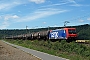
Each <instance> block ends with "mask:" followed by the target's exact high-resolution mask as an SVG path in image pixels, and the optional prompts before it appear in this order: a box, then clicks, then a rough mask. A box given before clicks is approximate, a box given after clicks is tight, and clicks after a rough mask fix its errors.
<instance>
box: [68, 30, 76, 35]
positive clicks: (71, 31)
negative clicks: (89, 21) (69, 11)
mask: <svg viewBox="0 0 90 60" xmlns="http://www.w3.org/2000/svg"><path fill="white" fill-rule="evenodd" d="M68 33H69V34H76V30H72V29H68Z"/></svg>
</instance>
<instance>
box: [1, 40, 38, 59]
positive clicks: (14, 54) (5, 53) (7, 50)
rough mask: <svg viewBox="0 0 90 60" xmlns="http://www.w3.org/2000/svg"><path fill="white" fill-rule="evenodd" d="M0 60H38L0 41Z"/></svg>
mask: <svg viewBox="0 0 90 60" xmlns="http://www.w3.org/2000/svg"><path fill="white" fill-rule="evenodd" d="M0 60H40V59H38V58H36V57H34V56H32V55H30V54H28V53H25V52H23V51H21V50H19V49H17V48H14V47H12V46H9V45H7V44H5V43H4V42H2V41H1V40H0Z"/></svg>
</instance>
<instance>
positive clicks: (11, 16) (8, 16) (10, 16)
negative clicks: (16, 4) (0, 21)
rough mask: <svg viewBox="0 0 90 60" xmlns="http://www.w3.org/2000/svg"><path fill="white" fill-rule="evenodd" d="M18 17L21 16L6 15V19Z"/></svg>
mask: <svg viewBox="0 0 90 60" xmlns="http://www.w3.org/2000/svg"><path fill="white" fill-rule="evenodd" d="M17 18H19V16H17V15H6V16H5V17H4V20H9V19H17Z"/></svg>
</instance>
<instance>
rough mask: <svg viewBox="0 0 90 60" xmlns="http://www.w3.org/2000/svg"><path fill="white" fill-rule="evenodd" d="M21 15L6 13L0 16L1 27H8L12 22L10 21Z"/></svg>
mask: <svg viewBox="0 0 90 60" xmlns="http://www.w3.org/2000/svg"><path fill="white" fill-rule="evenodd" d="M17 18H19V16H17V15H4V16H0V19H1V20H2V22H1V25H0V29H6V28H7V27H8V26H10V24H11V23H12V22H10V21H11V20H13V19H17Z"/></svg>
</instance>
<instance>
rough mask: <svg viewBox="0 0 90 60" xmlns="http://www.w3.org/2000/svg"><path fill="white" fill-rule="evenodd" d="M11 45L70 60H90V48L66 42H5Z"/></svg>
mask: <svg viewBox="0 0 90 60" xmlns="http://www.w3.org/2000/svg"><path fill="white" fill-rule="evenodd" d="M5 41H8V42H10V43H13V44H16V45H20V46H23V47H26V48H30V49H34V50H38V51H41V52H45V53H48V54H51V55H55V56H59V57H63V58H67V59H70V60H90V48H87V47H86V46H84V45H81V44H78V43H75V42H71V43H67V42H65V41H61V42H59V41H56V42H51V41H49V40H48V41H43V40H41V41H38V40H33V41H31V40H5Z"/></svg>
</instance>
